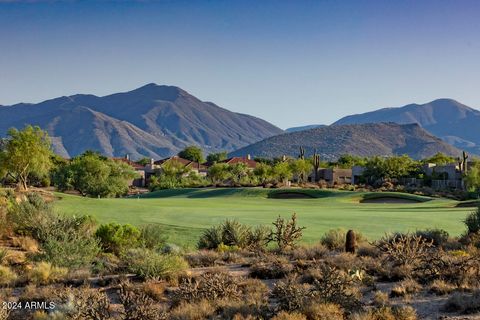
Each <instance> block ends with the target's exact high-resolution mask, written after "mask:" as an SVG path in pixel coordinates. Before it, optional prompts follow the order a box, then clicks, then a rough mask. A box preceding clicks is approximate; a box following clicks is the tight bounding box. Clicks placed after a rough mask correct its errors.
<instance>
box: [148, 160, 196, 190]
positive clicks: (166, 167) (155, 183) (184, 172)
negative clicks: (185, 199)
mask: <svg viewBox="0 0 480 320" xmlns="http://www.w3.org/2000/svg"><path fill="white" fill-rule="evenodd" d="M190 173H191V170H190V168H188V167H185V166H184V165H183V164H182V163H180V162H179V161H174V160H171V161H167V162H165V163H164V164H163V165H162V168H161V169H160V170H158V171H157V172H156V173H155V175H154V176H152V177H151V178H150V185H149V188H150V190H152V191H153V190H161V189H173V188H181V187H184V186H188V185H189V181H188V180H189V179H188V177H189V174H190Z"/></svg>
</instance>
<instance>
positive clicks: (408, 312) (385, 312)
mask: <svg viewBox="0 0 480 320" xmlns="http://www.w3.org/2000/svg"><path fill="white" fill-rule="evenodd" d="M350 319H351V320H416V319H417V313H416V312H415V309H413V308H412V307H410V306H404V307H380V308H378V309H371V310H368V311H366V312H360V313H355V314H353V315H352V316H350Z"/></svg>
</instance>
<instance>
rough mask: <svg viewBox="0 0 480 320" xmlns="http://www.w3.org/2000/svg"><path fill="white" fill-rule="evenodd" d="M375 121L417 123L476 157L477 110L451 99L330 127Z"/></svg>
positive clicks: (479, 129) (358, 117)
mask: <svg viewBox="0 0 480 320" xmlns="http://www.w3.org/2000/svg"><path fill="white" fill-rule="evenodd" d="M378 122H395V123H400V124H406V123H418V124H419V125H421V126H422V127H423V128H424V129H426V130H427V131H429V132H430V133H432V134H434V135H435V136H437V137H439V138H441V139H443V140H444V141H446V142H448V143H450V144H452V145H454V146H456V147H457V148H459V149H464V150H467V151H469V152H472V153H475V154H480V125H479V124H480V111H478V110H475V109H472V108H470V107H468V106H466V105H463V104H461V103H459V102H457V101H455V100H452V99H439V100H435V101H432V102H429V103H426V104H420V105H419V104H409V105H406V106H404V107H400V108H385V109H380V110H376V111H372V112H367V113H362V114H357V115H351V116H347V117H344V118H342V119H340V120H338V121H337V122H335V123H334V125H343V124H361V123H378Z"/></svg>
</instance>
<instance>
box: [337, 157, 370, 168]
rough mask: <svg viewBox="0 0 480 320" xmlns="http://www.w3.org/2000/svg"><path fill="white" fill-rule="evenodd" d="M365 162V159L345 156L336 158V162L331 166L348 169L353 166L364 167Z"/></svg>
mask: <svg viewBox="0 0 480 320" xmlns="http://www.w3.org/2000/svg"><path fill="white" fill-rule="evenodd" d="M366 162H367V159H366V158H363V157H359V156H354V155H350V154H345V155H342V156H340V157H339V158H338V160H337V161H336V162H335V163H332V165H336V166H338V167H339V168H342V169H348V168H351V167H353V166H362V167H363V166H365V164H366Z"/></svg>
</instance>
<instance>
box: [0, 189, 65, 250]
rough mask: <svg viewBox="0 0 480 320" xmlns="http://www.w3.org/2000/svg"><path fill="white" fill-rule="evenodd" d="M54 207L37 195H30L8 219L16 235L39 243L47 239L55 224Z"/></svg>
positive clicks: (14, 206)
mask: <svg viewBox="0 0 480 320" xmlns="http://www.w3.org/2000/svg"><path fill="white" fill-rule="evenodd" d="M55 218H56V217H55V214H54V213H53V208H52V205H51V204H49V203H47V202H45V200H44V199H43V198H42V197H41V196H40V195H39V194H37V193H28V194H27V195H26V199H25V200H24V201H21V202H19V203H16V202H14V205H13V206H12V207H11V208H10V210H9V211H8V219H9V221H10V222H11V223H12V224H13V226H14V231H15V233H16V234H19V235H25V236H31V237H33V238H35V239H37V240H39V241H42V240H43V239H45V237H46V235H47V234H48V232H49V230H50V228H51V226H52V225H53V224H55Z"/></svg>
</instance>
